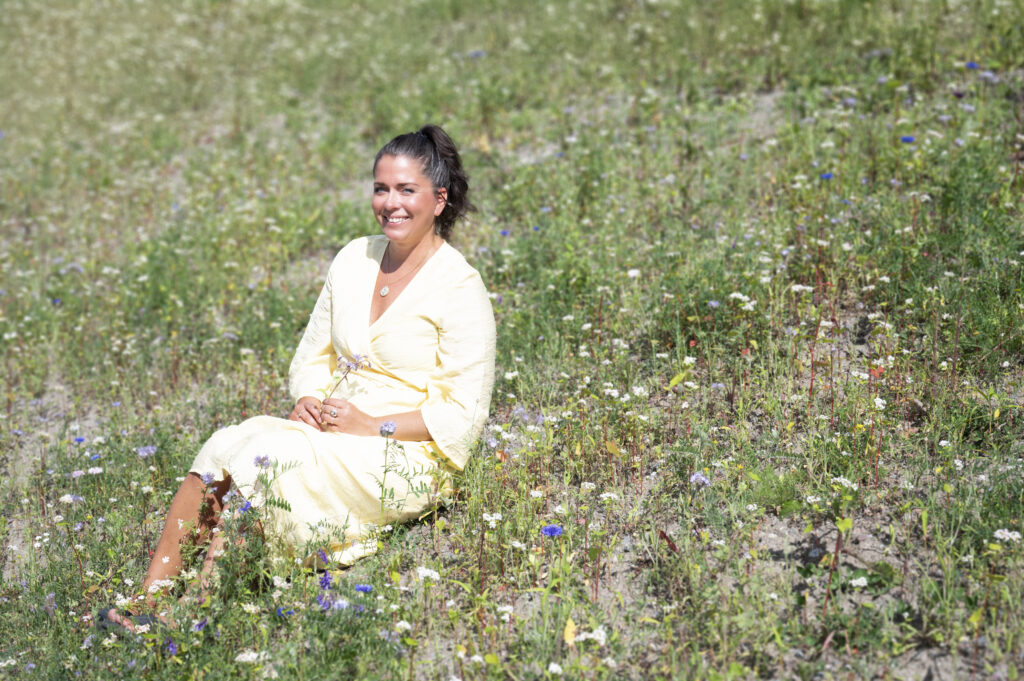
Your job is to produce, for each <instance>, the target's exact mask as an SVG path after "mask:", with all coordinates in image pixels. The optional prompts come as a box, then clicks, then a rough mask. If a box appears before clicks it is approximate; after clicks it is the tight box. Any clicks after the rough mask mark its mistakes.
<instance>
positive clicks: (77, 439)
mask: <svg viewBox="0 0 1024 681" xmlns="http://www.w3.org/2000/svg"><path fill="white" fill-rule="evenodd" d="M83 442H85V438H84V437H76V438H75V444H76V445H80V444H82V443H83Z"/></svg>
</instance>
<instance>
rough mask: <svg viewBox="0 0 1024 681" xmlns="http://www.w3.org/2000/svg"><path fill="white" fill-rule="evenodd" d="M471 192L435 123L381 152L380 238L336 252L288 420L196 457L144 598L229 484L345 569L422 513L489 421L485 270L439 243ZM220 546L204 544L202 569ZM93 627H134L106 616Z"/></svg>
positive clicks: (252, 429)
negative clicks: (382, 529)
mask: <svg viewBox="0 0 1024 681" xmlns="http://www.w3.org/2000/svg"><path fill="white" fill-rule="evenodd" d="M467 191H468V183H467V178H466V174H465V172H464V171H463V169H462V163H461V161H460V159H459V155H458V152H457V150H456V148H455V145H454V143H453V142H452V140H451V138H449V137H448V135H447V134H446V133H445V132H444V131H443V130H442V129H441V128H439V127H437V126H435V125H427V126H424V127H423V128H421V129H420V130H418V131H417V132H414V133H408V134H405V135H399V136H398V137H396V138H394V139H393V140H391V141H390V142H388V143H387V144H386V145H385V146H384V147H383V148H382V149H381V150H380V151H379V152H378V153H377V156H376V158H375V159H374V165H373V200H372V206H373V214H374V217H375V218H376V219H377V222H378V224H379V225H380V228H381V231H382V232H383V234H381V235H376V236H370V237H363V238H360V239H356V240H354V241H352V242H351V243H349V244H348V245H347V246H345V248H343V249H342V250H341V252H340V253H338V255H337V257H335V259H334V262H333V263H332V265H331V268H330V271H329V272H328V274H327V281H326V283H325V284H324V287H323V290H322V291H321V293H320V297H319V299H318V300H317V302H316V306H315V307H314V309H313V313H312V315H311V316H310V320H309V324H308V326H307V327H306V331H305V333H304V335H303V337H302V340H301V342H300V343H299V347H298V349H297V350H296V352H295V357H294V359H293V360H292V363H291V367H290V369H289V387H290V390H291V394H292V397H293V399H295V408H294V409H292V412H291V414H290V415H289V416H288V419H287V420H285V419H279V418H275V417H271V416H257V417H255V418H252V419H249V420H247V421H245V422H243V423H241V424H239V425H237V426H230V427H228V428H225V429H223V430H221V431H219V432H217V433H215V434H214V435H213V436H212V437H211V438H210V439H209V440H208V441H207V442H206V444H205V445H204V446H203V447H202V449H201V450H200V451H199V454H198V455H197V456H196V459H195V461H194V462H193V464H192V467H191V469H190V472H189V474H188V476H186V478H185V481H184V482H183V483H182V485H181V487H180V488H179V490H178V492H177V494H176V495H175V497H174V500H173V501H172V502H171V507H170V510H169V512H168V518H167V521H166V524H165V526H164V529H163V533H162V535H161V536H160V540H159V542H158V544H157V548H156V551H155V552H154V555H153V559H152V561H151V563H150V566H149V570H148V572H147V574H146V578H145V581H144V582H143V585H142V586H143V590H144V593H146V594H147V598H148V599H149V602H150V604H152V603H153V602H154V601H153V596H152V593H153V592H154V591H158V590H159V589H160V588H161V587H162V586H163V585H165V584H166V583H167V582H166V581H165V580H168V579H170V578H172V577H174V576H175V575H177V574H178V573H179V572H180V571H181V569H182V560H181V550H180V544H181V543H182V541H183V540H185V539H186V537H187V535H189V534H190V532H191V531H192V530H193V529H194V528H199V529H200V530H204V531H205V532H206V533H208V534H209V533H212V532H213V531H214V526H215V525H216V523H217V522H218V521H219V517H220V514H221V512H222V511H223V509H224V505H225V495H226V493H227V492H228V490H229V489H230V488H231V486H232V485H234V486H235V487H236V488H237V489H238V490H239V492H240V493H241V494H242V495H243V496H245V497H246V498H248V499H250V500H251V501H252V502H253V503H254V504H257V505H258V504H260V503H262V502H263V501H264V500H265V497H266V496H273V497H275V498H277V499H281V500H284V501H286V502H287V504H288V506H290V510H283V509H281V508H279V507H278V506H279V505H276V504H267V517H268V518H269V519H270V521H271V522H270V527H268V528H267V529H268V530H271V531H272V532H273V533H274V534H276V535H277V537H278V540H283V541H284V542H286V544H287V545H289V546H291V547H292V548H293V549H295V550H298V551H301V550H302V549H303V547H306V546H309V545H310V544H311V543H312V542H319V543H320V544H321V545H326V546H327V547H328V548H329V553H331V554H333V559H334V560H336V561H338V562H341V563H344V564H351V563H352V562H353V561H355V560H356V559H358V558H360V557H362V556H364V555H367V554H369V553H371V552H372V551H373V549H374V547H375V542H373V541H370V542H367V543H366V544H364V543H361V541H360V540H361V539H363V538H365V537H366V535H367V533H368V532H369V531H370V530H372V528H373V527H375V526H377V527H379V526H383V525H385V524H387V523H392V522H402V521H405V520H409V519H411V518H414V517H417V516H419V515H420V514H422V513H423V512H424V511H425V510H427V509H428V508H429V506H430V504H431V503H432V502H433V501H434V500H435V499H436V494H437V492H438V490H439V487H443V486H444V485H445V484H446V481H447V474H448V473H449V472H450V471H458V470H462V468H463V466H465V464H466V461H467V459H468V456H469V452H470V448H471V445H472V443H473V441H474V440H475V439H476V438H477V437H478V436H479V434H480V431H481V429H482V428H483V424H484V421H485V420H486V418H487V412H488V409H489V406H490V393H491V388H492V385H493V381H494V345H495V330H494V317H493V313H492V311H491V306H490V301H489V299H488V296H487V291H486V289H485V288H484V285H483V282H482V281H481V279H480V275H479V274H478V273H477V271H476V270H474V269H473V268H472V267H471V266H470V265H469V264H468V263H467V262H466V261H465V259H464V258H463V257H462V256H461V255H460V254H459V253H458V251H456V250H455V249H454V248H452V247H451V246H450V245H448V242H447V240H448V237H449V235H450V234H451V229H452V226H453V224H454V223H455V221H456V220H458V219H459V218H461V217H462V216H463V215H465V213H466V212H467V211H468V210H470V209H471V208H472V206H471V204H470V203H469V201H468V198H467ZM339 365H340V366H341V367H342V368H343V369H346V371H343V372H342V374H343V376H344V377H343V378H340V380H339V377H338V373H337V372H336V371H335V370H336V367H338V366H339ZM382 435H386V436H387V437H382ZM396 443H397V445H399V446H396ZM268 480H269V481H270V482H269V484H267V482H268ZM222 544H223V537H222V535H215V536H214V539H213V540H211V541H210V545H209V548H208V549H207V566H208V567H209V566H211V565H212V560H213V557H215V556H216V555H218V554H219V552H220V551H221V546H222ZM148 619H151V618H148ZM148 619H146V620H143V621H148ZM139 621H140V618H136V620H135V622H136V623H137V622H139ZM97 623H98V624H100V623H103V624H106V623H110V624H113V625H115V626H116V625H126V626H129V627H131V626H132V620H131V619H130V618H128V616H127V615H120V614H119V613H117V611H116V610H113V609H109V610H106V611H101V612H100V613H99V615H98V616H97Z"/></svg>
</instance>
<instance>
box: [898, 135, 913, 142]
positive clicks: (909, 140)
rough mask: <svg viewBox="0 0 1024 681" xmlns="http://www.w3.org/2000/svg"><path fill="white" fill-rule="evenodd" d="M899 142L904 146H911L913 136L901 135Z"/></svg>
mask: <svg viewBox="0 0 1024 681" xmlns="http://www.w3.org/2000/svg"><path fill="white" fill-rule="evenodd" d="M900 142H903V143H904V144H913V143H914V136H913V135H903V136H902V137H900Z"/></svg>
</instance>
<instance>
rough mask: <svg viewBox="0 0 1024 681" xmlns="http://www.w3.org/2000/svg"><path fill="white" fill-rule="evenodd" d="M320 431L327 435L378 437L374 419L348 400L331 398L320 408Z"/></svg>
mask: <svg viewBox="0 0 1024 681" xmlns="http://www.w3.org/2000/svg"><path fill="white" fill-rule="evenodd" d="M320 415H321V419H322V421H321V423H320V430H322V431H324V432H325V433H348V434H349V435H376V434H377V433H376V432H374V429H373V426H374V422H373V419H372V418H370V416H369V414H367V413H366V412H364V411H361V410H360V409H359V408H358V407H356V406H355V405H353V404H352V403H351V402H349V401H348V400H339V399H336V398H333V397H332V398H330V399H326V400H324V403H323V405H322V406H321V408H320Z"/></svg>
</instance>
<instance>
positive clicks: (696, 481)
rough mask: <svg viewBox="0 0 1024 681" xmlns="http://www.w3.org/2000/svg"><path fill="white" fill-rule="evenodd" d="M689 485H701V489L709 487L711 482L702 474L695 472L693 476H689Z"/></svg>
mask: <svg viewBox="0 0 1024 681" xmlns="http://www.w3.org/2000/svg"><path fill="white" fill-rule="evenodd" d="M690 484H691V485H701V486H703V487H710V486H711V481H710V480H708V479H707V476H705V475H704V474H703V473H701V472H700V471H697V472H696V473H694V474H693V475H691V476H690Z"/></svg>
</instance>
